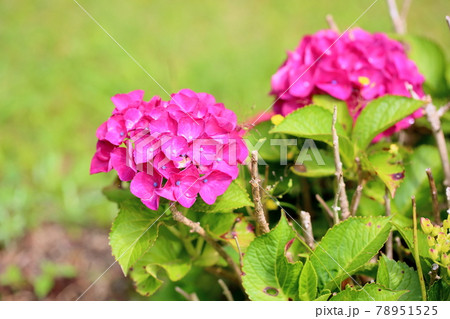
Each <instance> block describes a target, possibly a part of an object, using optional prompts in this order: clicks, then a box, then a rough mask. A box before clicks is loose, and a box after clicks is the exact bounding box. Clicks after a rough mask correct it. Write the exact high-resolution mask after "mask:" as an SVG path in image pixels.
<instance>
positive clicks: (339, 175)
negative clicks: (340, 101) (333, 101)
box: [331, 105, 350, 220]
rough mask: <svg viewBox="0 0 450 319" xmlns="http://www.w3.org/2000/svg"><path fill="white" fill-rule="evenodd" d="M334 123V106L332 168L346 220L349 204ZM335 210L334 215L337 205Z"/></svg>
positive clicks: (334, 119)
mask: <svg viewBox="0 0 450 319" xmlns="http://www.w3.org/2000/svg"><path fill="white" fill-rule="evenodd" d="M336 121H337V106H336V105H335V106H334V112H333V123H332V125H331V132H332V135H333V151H334V166H335V167H336V173H335V174H336V178H337V185H338V189H337V195H339V202H340V204H341V209H342V215H341V216H342V219H344V220H345V219H347V218H348V217H349V216H350V211H349V204H348V198H347V193H346V191H345V182H344V173H343V171H342V162H341V156H340V154H339V137H338V135H337V131H336ZM334 209H335V215H336V211H338V210H339V209H338V207H337V205H335V207H334Z"/></svg>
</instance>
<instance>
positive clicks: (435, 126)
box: [425, 101, 450, 187]
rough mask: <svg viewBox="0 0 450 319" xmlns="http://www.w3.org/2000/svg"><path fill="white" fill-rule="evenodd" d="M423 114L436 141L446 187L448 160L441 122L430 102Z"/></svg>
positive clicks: (449, 181) (449, 170)
mask: <svg viewBox="0 0 450 319" xmlns="http://www.w3.org/2000/svg"><path fill="white" fill-rule="evenodd" d="M425 112H426V114H427V119H428V122H430V125H431V131H432V132H433V135H434V138H435V140H436V145H437V148H438V150H439V156H440V157H441V162H442V168H443V170H444V176H445V179H444V185H445V186H446V187H449V186H450V163H449V160H448V150H447V144H446V143H445V136H444V132H443V131H442V128H441V120H440V118H439V114H438V112H437V111H436V106H434V105H433V103H432V102H431V101H430V102H428V103H427V105H426V106H425Z"/></svg>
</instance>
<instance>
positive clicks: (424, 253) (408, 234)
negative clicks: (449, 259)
mask: <svg viewBox="0 0 450 319" xmlns="http://www.w3.org/2000/svg"><path fill="white" fill-rule="evenodd" d="M392 225H394V227H395V228H396V229H397V231H398V232H399V233H400V235H401V236H402V238H403V239H404V240H405V242H406V245H408V248H409V249H410V250H411V252H412V254H414V245H413V230H412V228H403V227H401V226H400V225H398V224H397V223H394V222H393V223H392ZM417 241H418V243H419V256H420V257H422V258H425V259H430V254H429V253H428V249H429V247H428V242H427V235H425V233H424V232H423V231H422V230H421V229H420V227H419V229H418V230H417Z"/></svg>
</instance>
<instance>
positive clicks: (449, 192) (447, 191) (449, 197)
mask: <svg viewBox="0 0 450 319" xmlns="http://www.w3.org/2000/svg"><path fill="white" fill-rule="evenodd" d="M445 195H446V196H447V205H448V209H447V214H450V187H447V188H446V189H445Z"/></svg>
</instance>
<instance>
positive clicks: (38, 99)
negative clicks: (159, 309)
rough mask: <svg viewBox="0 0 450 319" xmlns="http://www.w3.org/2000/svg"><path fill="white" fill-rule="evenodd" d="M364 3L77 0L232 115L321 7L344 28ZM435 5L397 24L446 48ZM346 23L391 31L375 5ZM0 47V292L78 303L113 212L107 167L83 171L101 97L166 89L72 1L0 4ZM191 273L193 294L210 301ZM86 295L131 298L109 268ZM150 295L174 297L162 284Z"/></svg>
mask: <svg viewBox="0 0 450 319" xmlns="http://www.w3.org/2000/svg"><path fill="white" fill-rule="evenodd" d="M373 1H374V0H345V1H343V0H336V1H329V0H316V1H306V0H296V1H279V0H277V1H275V0H247V1H238V0H229V1H197V0H191V1H181V0H172V1H164V0H133V1H127V2H124V1H118V0H96V1H87V0H79V3H80V4H81V5H82V6H83V7H84V8H85V9H86V10H87V11H88V12H89V13H90V14H91V15H92V16H93V17H94V18H95V19H96V20H97V21H98V22H99V24H101V25H102V26H103V27H104V28H105V29H106V30H107V31H108V32H109V33H110V34H111V35H112V36H113V37H114V38H115V39H116V40H117V41H118V43H120V44H121V45H122V46H123V47H124V48H125V49H126V50H127V51H128V52H129V53H130V54H131V55H132V56H133V57H134V58H135V59H136V60H137V61H138V62H139V63H140V64H141V65H142V67H143V68H144V69H145V70H147V71H148V72H149V74H151V75H152V76H153V77H154V78H155V79H156V80H157V81H158V82H159V83H160V84H161V86H162V87H164V89H165V90H167V92H169V93H172V92H176V91H178V90H180V89H182V88H187V87H189V88H191V89H193V90H195V91H203V92H208V93H211V94H213V95H214V96H215V97H216V99H217V100H218V101H220V102H224V103H225V105H226V106H227V107H228V108H231V109H233V110H234V111H236V113H237V114H238V118H239V120H240V121H241V122H242V121H244V120H246V119H247V118H249V117H251V116H252V115H254V114H255V113H256V112H257V111H262V110H265V109H266V108H268V107H269V106H270V104H271V98H270V97H269V96H268V94H267V93H268V91H269V87H270V77H271V75H272V74H273V73H274V72H275V71H276V70H277V68H278V66H279V65H280V64H281V63H282V62H283V60H284V58H285V54H286V50H292V49H294V48H295V47H296V46H297V44H298V42H299V40H300V38H301V37H302V36H303V35H305V34H308V33H314V32H316V31H317V30H319V29H323V28H327V24H326V22H325V15H326V14H329V13H330V14H332V15H333V16H334V19H335V21H336V22H337V24H338V26H339V27H340V29H341V30H345V29H346V28H347V27H348V26H350V25H351V24H352V23H353V22H354V21H355V20H356V19H357V18H358V17H359V16H360V15H361V14H362V12H363V11H365V10H366V9H367V8H368V7H369V6H370V5H371V4H372V3H373ZM445 14H450V5H449V3H448V0H433V1H428V0H413V1H412V5H411V9H410V13H409V16H408V30H409V32H410V33H413V34H419V35H423V36H427V37H429V38H432V39H434V40H435V41H437V42H438V43H439V44H440V45H441V46H442V47H443V48H449V47H450V31H449V29H448V27H447V25H446V23H445V20H444V15H445ZM356 26H359V27H362V28H364V29H367V30H369V31H382V32H391V31H392V26H391V21H390V18H389V15H388V10H387V6H386V2H385V1H384V0H379V1H378V2H377V3H375V5H374V6H373V7H372V8H371V9H370V10H369V11H368V12H367V13H366V14H365V15H364V16H363V17H361V19H360V20H359V21H358V22H357V23H356ZM0 43H1V47H2V50H0V94H1V100H0V126H1V128H2V132H1V134H0V299H1V300H11V299H15V300H23V299H25V300H28V299H32V300H34V299H47V300H54V299H57V300H72V299H76V298H77V297H78V296H79V295H80V294H81V293H82V292H83V291H84V290H85V289H86V288H88V286H89V285H90V284H91V283H92V282H93V281H94V280H95V279H96V278H97V277H98V276H99V275H100V274H101V273H102V272H103V271H104V270H105V269H106V268H107V267H108V266H109V265H110V264H111V263H112V262H113V259H112V257H111V253H110V247H109V246H108V230H109V227H110V225H111V223H112V220H113V218H114V216H115V215H116V213H117V209H116V207H115V205H114V204H112V203H110V202H108V201H107V200H106V198H104V197H103V195H102V193H101V189H102V187H104V186H106V185H109V184H110V183H111V182H112V181H113V180H114V173H110V174H100V175H93V176H90V175H89V165H90V160H91V157H92V155H93V153H94V151H95V143H96V138H95V131H96V129H97V127H98V126H99V125H100V124H101V123H102V122H103V121H105V120H106V119H107V117H108V116H109V115H110V113H111V111H112V109H113V105H112V103H111V102H110V97H111V96H113V95H114V94H116V93H125V92H129V91H131V90H135V89H143V90H145V91H146V95H145V98H146V99H150V98H151V97H152V96H153V95H161V96H162V97H163V99H164V98H167V95H166V93H164V91H163V90H162V89H161V88H160V87H159V86H158V85H157V84H155V82H154V81H153V80H152V79H151V78H150V77H149V76H148V75H147V74H146V73H145V72H144V71H143V70H142V69H141V68H139V66H137V65H136V64H135V63H134V62H133V60H132V59H131V58H130V57H129V56H127V55H126V54H125V53H124V51H122V50H121V49H120V48H119V47H118V46H117V44H116V43H114V41H113V40H112V39H111V38H110V37H109V36H108V35H107V34H105V32H103V31H102V30H101V28H100V27H99V26H98V25H96V24H95V22H93V21H92V20H91V19H90V18H89V16H88V15H87V14H86V13H85V12H83V11H82V10H81V9H80V7H79V6H78V5H77V4H76V3H75V2H74V1H73V0H60V1H56V0H53V1H52V0H40V1H30V0H28V1H27V0H22V1H17V0H1V1H0ZM448 58H449V56H447V59H448ZM196 275H198V273H197V274H196V271H193V273H192V274H190V275H189V276H196ZM201 280H203V281H205V282H204V284H203V285H202V284H201V283H197V284H198V286H197V287H200V286H206V288H202V289H205V291H198V289H199V288H197V294H198V295H199V297H200V299H203V300H205V299H220V298H221V296H220V295H221V292H220V288H219V287H217V289H216V288H211V287H208V278H207V277H205V276H202V277H201ZM191 282H192V279H191ZM180 286H183V283H180ZM84 298H86V299H91V300H105V299H112V300H127V299H141V298H142V297H139V296H138V295H136V294H135V293H133V288H132V287H131V283H130V281H129V280H127V279H125V278H123V275H122V273H121V271H120V269H119V266H118V265H117V264H116V265H114V266H113V267H112V268H111V269H110V270H109V271H108V272H107V273H106V275H105V276H103V277H102V278H101V279H100V280H99V281H98V282H97V283H96V284H95V285H94V286H93V287H92V289H90V290H89V292H88V293H87V294H86V295H85V296H84ZM152 299H180V300H182V299H183V298H182V297H181V296H179V295H177V294H176V293H174V291H173V287H170V286H169V285H166V286H164V287H163V289H162V290H160V292H158V293H157V294H156V295H155V296H153V298H152Z"/></svg>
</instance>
